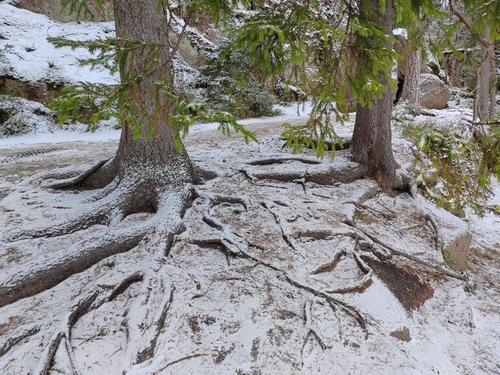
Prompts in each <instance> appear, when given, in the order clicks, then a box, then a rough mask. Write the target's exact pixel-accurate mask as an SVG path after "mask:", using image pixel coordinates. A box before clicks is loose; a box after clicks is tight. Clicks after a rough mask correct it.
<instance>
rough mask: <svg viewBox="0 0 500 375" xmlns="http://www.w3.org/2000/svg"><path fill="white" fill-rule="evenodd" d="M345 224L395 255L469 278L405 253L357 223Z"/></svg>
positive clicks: (458, 277)
mask: <svg viewBox="0 0 500 375" xmlns="http://www.w3.org/2000/svg"><path fill="white" fill-rule="evenodd" d="M344 224H346V225H348V226H350V227H352V228H354V229H356V230H358V231H359V232H361V233H362V234H363V235H364V236H365V237H367V238H369V239H370V240H371V241H373V242H375V243H376V244H378V245H380V246H382V247H383V248H384V249H386V250H388V251H389V252H390V253H392V254H393V255H397V256H401V257H403V258H406V259H409V260H411V261H413V262H415V263H418V264H420V265H422V266H425V267H427V268H430V269H433V270H434V271H437V272H439V273H441V274H443V275H446V276H450V277H453V278H455V279H459V280H463V281H467V280H468V278H467V275H462V274H459V273H457V272H454V271H452V270H449V269H447V268H445V266H442V265H440V264H435V263H431V262H428V261H425V260H422V259H420V258H418V257H416V256H413V255H410V254H407V253H404V252H402V251H399V250H397V249H395V248H394V247H392V246H390V245H388V244H386V243H384V242H383V241H381V240H380V239H378V238H377V237H376V236H374V235H373V234H371V233H369V232H368V231H366V230H364V229H362V228H360V227H359V226H357V225H356V224H354V223H352V222H350V221H344Z"/></svg>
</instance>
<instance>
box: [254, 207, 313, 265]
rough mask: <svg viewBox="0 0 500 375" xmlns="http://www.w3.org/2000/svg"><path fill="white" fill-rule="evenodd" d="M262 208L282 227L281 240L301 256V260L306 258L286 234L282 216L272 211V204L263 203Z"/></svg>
mask: <svg viewBox="0 0 500 375" xmlns="http://www.w3.org/2000/svg"><path fill="white" fill-rule="evenodd" d="M261 206H262V207H264V208H265V209H266V210H267V211H268V212H269V213H270V214H271V215H273V217H274V220H275V222H276V224H278V226H279V227H280V230H281V238H283V241H285V243H286V244H287V245H288V246H289V247H290V248H291V249H292V250H293V251H294V252H295V253H296V254H297V255H298V256H300V257H301V258H304V256H303V255H302V253H301V252H300V250H299V249H297V247H296V246H295V245H294V244H293V242H292V240H291V238H290V237H289V236H288V235H287V234H286V232H285V228H283V224H282V222H281V218H280V216H279V215H278V214H277V213H276V212H274V210H273V209H272V204H270V203H269V202H262V203H261Z"/></svg>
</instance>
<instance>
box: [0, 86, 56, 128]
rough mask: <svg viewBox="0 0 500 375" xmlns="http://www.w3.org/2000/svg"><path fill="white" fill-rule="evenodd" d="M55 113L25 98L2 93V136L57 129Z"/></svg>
mask: <svg viewBox="0 0 500 375" xmlns="http://www.w3.org/2000/svg"><path fill="white" fill-rule="evenodd" d="M55 117H56V116H55V113H54V112H53V111H51V110H50V109H48V108H47V107H45V106H44V105H42V104H40V103H37V102H32V101H29V100H26V99H23V98H16V97H11V96H5V95H0V137H3V136H9V135H14V134H17V135H20V134H29V133H34V132H40V133H46V132H50V131H53V130H54V129H57V125H56V124H55Z"/></svg>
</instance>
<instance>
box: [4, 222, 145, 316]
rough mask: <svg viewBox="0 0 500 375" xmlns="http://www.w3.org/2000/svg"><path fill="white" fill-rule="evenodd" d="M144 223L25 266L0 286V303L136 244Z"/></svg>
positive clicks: (27, 294) (41, 288) (53, 283)
mask: <svg viewBox="0 0 500 375" xmlns="http://www.w3.org/2000/svg"><path fill="white" fill-rule="evenodd" d="M148 229H149V228H148V226H142V227H141V228H138V227H136V228H134V229H133V231H132V230H126V231H125V230H122V231H119V232H118V233H116V230H115V231H114V233H107V234H105V235H104V236H102V237H100V238H98V239H96V240H94V241H93V242H91V243H85V242H83V243H80V244H77V245H76V246H75V247H74V251H73V253H72V254H69V255H67V256H64V257H61V258H60V259H58V260H57V261H55V262H53V263H51V264H49V265H43V266H42V267H41V268H39V269H28V270H26V273H25V274H18V275H16V276H15V278H14V279H11V280H9V283H6V284H4V285H1V286H0V307H1V306H5V305H8V304H11V303H14V302H16V301H18V300H20V299H22V298H26V297H30V296H33V295H35V294H38V293H41V292H43V291H45V290H47V289H50V288H52V287H54V286H56V285H57V284H59V283H60V282H62V281H64V280H66V279H67V278H68V277H70V276H72V275H74V274H77V273H80V272H83V271H85V270H87V269H88V268H90V267H92V266H93V265H94V264H96V263H98V262H99V261H101V260H103V259H105V258H107V257H110V256H112V255H115V254H119V253H123V252H127V251H129V250H131V249H132V248H134V247H136V246H137V245H138V244H139V242H140V241H141V240H142V238H143V237H144V235H145V233H147V232H148Z"/></svg>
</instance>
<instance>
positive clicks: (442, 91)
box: [420, 73, 450, 109]
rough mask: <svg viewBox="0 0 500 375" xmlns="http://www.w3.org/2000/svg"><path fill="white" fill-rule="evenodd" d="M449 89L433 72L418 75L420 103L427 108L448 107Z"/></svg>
mask: <svg viewBox="0 0 500 375" xmlns="http://www.w3.org/2000/svg"><path fill="white" fill-rule="evenodd" d="M449 99H450V91H449V90H448V87H446V85H445V84H444V83H443V81H441V80H440V79H439V77H437V76H435V75H434V74H427V73H424V74H421V75H420V105H421V106H422V107H424V108H428V109H444V108H446V107H448V100H449Z"/></svg>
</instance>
